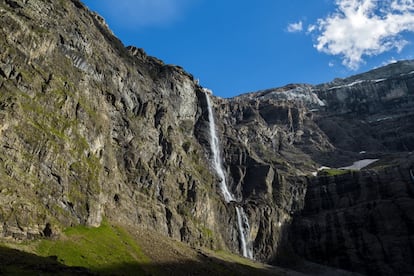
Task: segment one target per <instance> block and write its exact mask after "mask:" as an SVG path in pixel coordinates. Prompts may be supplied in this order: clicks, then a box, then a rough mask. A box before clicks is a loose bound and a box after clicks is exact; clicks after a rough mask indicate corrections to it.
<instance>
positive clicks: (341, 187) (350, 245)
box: [289, 155, 414, 275]
mask: <svg viewBox="0 0 414 276" xmlns="http://www.w3.org/2000/svg"><path fill="white" fill-rule="evenodd" d="M413 161H414V159H413V156H411V155H410V156H409V157H407V158H406V159H404V162H403V164H401V165H393V166H386V167H383V168H375V167H374V168H372V169H371V170H368V171H361V172H349V173H346V174H343V175H338V176H324V177H319V178H313V179H310V181H309V185H308V189H307V193H306V199H305V208H304V209H303V210H302V211H301V212H300V214H298V215H297V217H296V218H295V219H294V223H293V224H292V228H291V232H290V233H289V235H290V241H291V243H292V244H293V247H294V248H295V250H296V252H297V253H298V254H299V255H300V256H303V257H305V258H306V259H309V260H314V261H316V262H319V263H322V264H329V265H334V266H336V267H342V268H344V269H349V270H354V271H359V272H361V273H364V274H366V275H409V274H411V273H412V272H413V271H414V266H413V262H412V260H413V259H414V255H413V240H412V237H413V226H414V225H413V222H414V214H413V207H414V200H413V199H414V186H413V184H414V178H413V177H412V170H413V164H414V162H413Z"/></svg>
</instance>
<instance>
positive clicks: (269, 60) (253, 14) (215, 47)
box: [83, 0, 414, 97]
mask: <svg viewBox="0 0 414 276" xmlns="http://www.w3.org/2000/svg"><path fill="white" fill-rule="evenodd" d="M83 2H84V3H85V4H86V5H87V6H88V7H89V8H90V9H91V10H94V11H97V12H98V13H99V14H101V15H102V16H103V17H104V18H105V20H106V21H107V23H108V25H109V27H110V28H111V29H112V31H113V32H114V33H115V35H116V36H118V37H119V38H120V39H121V40H122V41H123V43H124V44H125V45H126V46H127V45H134V46H137V47H139V48H144V50H145V51H146V52H147V53H148V54H149V55H152V56H156V57H157V58H160V59H162V60H163V61H164V62H165V63H168V64H176V65H180V66H182V67H184V69H185V70H186V71H188V72H189V73H191V74H193V75H194V77H195V78H198V79H199V80H200V84H201V85H202V86H204V87H207V88H210V89H212V90H213V92H214V94H215V95H217V96H221V97H231V96H235V95H238V94H241V93H244V92H251V91H257V90H260V89H266V88H272V87H280V86H283V85H286V84H289V83H311V84H318V83H323V82H328V81H331V80H333V79H334V78H337V77H341V78H343V77H347V76H350V75H354V74H356V73H360V72H364V71H367V70H370V69H373V68H376V67H379V66H381V65H385V64H387V63H390V62H394V61H396V60H401V59H413V58H414V0H387V1H381V0H258V1H253V0H237V1H236V0H117V1H113V0H83Z"/></svg>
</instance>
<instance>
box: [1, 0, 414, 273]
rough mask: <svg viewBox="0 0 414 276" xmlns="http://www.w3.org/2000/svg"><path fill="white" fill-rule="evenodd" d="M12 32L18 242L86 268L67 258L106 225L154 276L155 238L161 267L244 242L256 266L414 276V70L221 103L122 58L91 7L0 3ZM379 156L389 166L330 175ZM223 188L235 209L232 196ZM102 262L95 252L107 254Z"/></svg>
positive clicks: (166, 68)
mask: <svg viewBox="0 0 414 276" xmlns="http://www.w3.org/2000/svg"><path fill="white" fill-rule="evenodd" d="M0 23H1V24H0V37H1V39H0V49H2V51H1V52H0V237H1V239H2V242H3V243H8V244H12V247H17V248H20V249H22V250H23V249H24V250H26V251H29V252H32V253H36V254H39V255H42V256H49V255H48V254H49V253H50V254H52V255H58V257H57V258H56V260H57V261H59V262H68V263H71V262H72V261H73V260H75V261H76V262H75V263H71V264H73V265H75V266H76V265H85V266H87V265H88V264H89V265H90V263H88V262H87V261H84V260H83V259H82V260H80V259H76V258H74V256H80V255H81V253H80V254H78V253H76V254H75V253H74V255H73V254H72V255H70V256H68V255H67V254H66V253H68V252H61V251H59V250H56V251H53V250H52V249H53V248H60V247H59V246H61V245H62V243H63V242H64V241H70V242H74V244H76V241H77V240H79V239H82V238H83V237H85V235H86V236H87V235H88V234H87V233H89V232H88V231H92V233H95V234H96V235H95V234H94V237H97V238H102V239H104V240H103V241H104V242H102V244H107V243H108V240H109V241H111V240H114V239H115V240H116V241H120V243H121V244H123V245H126V246H125V247H122V248H118V247H115V246H114V250H115V249H116V250H118V251H116V252H124V253H123V254H126V255H124V257H125V258H124V259H122V258H121V257H120V259H116V258H115V259H114V260H116V262H118V264H119V263H120V262H121V263H122V262H123V261H125V260H132V261H134V260H135V261H134V262H137V265H138V266H139V267H141V269H143V271H145V272H146V273H152V269H156V265H155V266H148V265H146V266H144V265H143V264H144V263H145V261H143V260H146V259H145V256H144V257H142V256H141V255H140V254H141V253H140V251H139V244H140V242H141V244H143V245H147V246H146V248H151V246H148V245H151V244H154V250H155V249H158V250H161V249H160V248H166V250H170V251H168V252H163V253H162V254H161V253H160V254H157V252H152V251H151V250H147V251H145V250H144V251H145V252H146V253H145V254H148V255H149V256H151V258H157V257H160V258H161V257H162V258H164V257H165V258H167V257H168V258H170V257H171V256H175V255H177V254H175V253H174V252H184V251H186V250H178V249H177V248H180V245H177V244H179V243H185V244H186V246H188V247H185V248H192V249H190V250H188V252H189V253H188V254H189V255H185V254H184V253H180V254H184V257H185V258H187V257H188V258H190V257H191V256H192V257H191V258H190V259H191V260H192V261H194V260H196V261H197V262H201V263H208V264H210V263H209V260H212V259H214V256H215V255H219V254H227V253H223V252H233V253H234V254H239V255H242V254H243V248H244V246H243V243H245V242H246V241H247V243H249V244H248V245H249V246H251V247H252V250H251V251H252V255H253V256H252V257H253V258H254V259H255V260H257V261H261V262H267V263H273V264H275V263H278V264H282V265H285V266H289V267H291V268H292V269H295V270H299V271H302V272H304V273H309V271H314V270H313V269H317V271H319V272H321V271H322V272H323V271H325V272H326V271H328V272H327V273H331V274H333V273H339V271H337V270H334V269H333V268H329V267H326V266H330V267H336V268H343V269H346V270H352V271H356V272H360V273H364V274H375V275H381V274H382V275H391V274H393V273H394V274H398V273H400V274H404V273H405V274H409V273H411V272H412V271H414V268H413V264H412V263H410V262H407V261H406V260H411V259H413V254H414V253H413V249H412V248H414V246H411V243H412V242H411V237H412V225H411V221H413V220H414V212H413V211H412V210H414V201H413V194H414V191H413V189H412V187H413V183H414V180H413V178H412V176H413V175H414V173H413V171H414V160H413V156H412V154H411V152H412V151H413V150H414V125H413V124H414V107H413V103H414V101H413V94H414V79H413V78H414V74H411V72H412V70H411V66H412V63H413V62H412V61H406V62H400V63H397V64H391V65H389V66H387V67H384V68H379V69H377V70H374V71H372V72H368V73H366V74H362V75H359V76H354V77H351V78H349V79H345V80H341V81H339V80H337V81H336V82H335V83H330V84H325V85H319V86H311V85H306V84H297V85H288V86H286V87H284V88H278V89H269V90H264V91H260V92H258V93H255V94H247V95H242V96H239V97H236V98H234V99H221V98H218V97H214V96H212V95H210V93H209V92H208V90H206V89H203V88H202V87H200V85H199V84H198V82H197V81H196V80H194V78H193V77H192V75H191V74H189V73H187V72H185V71H184V70H183V69H182V68H181V67H179V66H173V65H166V64H164V63H163V62H162V61H160V60H158V59H157V58H153V57H149V56H147V55H146V54H145V52H144V51H143V50H142V49H139V48H136V47H125V46H124V45H123V44H122V42H121V41H120V40H119V39H117V38H116V37H115V36H114V35H113V34H112V32H111V31H110V30H109V28H108V26H107V25H106V23H105V22H104V21H103V19H102V18H101V17H100V16H98V15H97V14H95V13H92V12H90V11H89V10H88V9H87V8H86V7H85V6H84V5H83V4H82V3H81V2H79V1H75V0H73V1H51V0H7V1H5V0H3V1H0ZM361 76H363V77H361ZM351 84H352V85H351ZM206 96H208V98H207V97H206ZM207 100H210V101H211V102H207ZM210 117H213V119H214V122H215V124H214V130H215V131H216V133H215V135H213V136H214V139H212V138H211V137H212V136H211V131H212V130H211V129H212V128H211V127H210V122H212V121H213V120H212V119H211V118H210ZM212 140H214V143H217V146H216V147H212V146H211V145H212V143H213V142H212ZM218 149H220V150H218ZM213 151H216V152H213ZM214 156H216V157H217V158H218V159H219V160H220V161H221V165H222V166H221V172H219V171H220V170H216V169H214V166H213V163H212V160H213V158H214ZM364 159H369V160H375V159H378V161H376V162H374V163H372V164H371V165H369V166H368V167H366V168H363V169H361V170H360V171H359V170H349V169H326V168H325V169H322V168H321V167H323V166H324V167H331V168H342V167H345V168H346V167H349V166H350V165H352V164H353V163H354V162H357V161H360V160H364ZM223 180H225V183H226V187H227V189H228V191H229V193H231V195H233V196H234V199H236V200H237V202H234V201H231V200H230V201H226V200H225V198H224V197H223V192H222V189H221V188H220V187H221V186H220V183H223ZM240 210H243V212H244V214H243V216H241V214H240V216H241V217H242V219H241V220H240V219H239V218H238V215H239V213H238V212H239V211H240ZM240 224H241V227H240ZM247 225H248V226H249V227H247ZM389 225H399V228H398V231H397V230H396V229H395V227H391V228H390V227H389ZM90 227H97V228H90ZM91 229H92V230H91ZM123 229H124V230H125V229H127V230H128V233H130V234H131V235H132V236H130V235H127V234H125V232H123V231H124V230H123ZM240 229H242V231H240ZM102 231H103V232H102ZM125 231H126V230H125ZM134 233H135V234H136V233H140V235H138V234H137V235H135V234H134ZM145 233H149V234H145ZM242 235H243V237H242ZM133 237H134V238H136V240H134V241H133V242H132V240H133ZM157 237H158V238H157ZM159 237H165V238H166V239H167V240H168V241H169V242H171V247H169V246H166V244H168V243H169V242H167V243H161V242H159V241H160V240H162V239H161V238H159ZM243 238H244V239H243ZM151 239H153V240H151ZM172 240H174V242H173V241H172ZM21 241H26V243H20V242H21ZM94 241H95V240H94ZM105 242H106V243H105ZM175 242H176V243H175ZM89 244H94V245H100V244H101V243H100V242H99V240H97V241H96V242H92V243H89ZM160 244H161V245H160ZM172 244H174V246H172ZM136 246H137V247H136ZM93 248H96V247H93ZM197 248H203V249H200V250H198V249H197ZM47 250H52V251H47ZM128 250H132V251H130V253H131V252H132V253H131V254H129V253H125V251H126V252H128ZM174 250H175V251H174ZM177 250H178V251H177ZM209 250H213V251H209ZM98 251H99V250H98ZM161 251H162V250H161ZM52 252H53V253H52ZM55 252H56V253H55ZM70 252H72V251H70ZM148 252H149V253H148ZM205 252H211V253H208V254H207V253H205ZM0 253H1V252H0ZM164 253H165V254H164ZM7 254H10V251H7ZM91 254H92V255H88V254H86V256H85V255H82V256H83V257H85V258H89V257H90V256H95V257H96V256H99V254H100V252H92V253H91ZM94 254H96V255H94ZM142 254H144V253H142ZM145 254H144V255H145ZM209 254H211V255H209ZM249 254H250V253H249ZM178 255H179V254H178ZM178 255H177V258H172V259H173V260H175V261H177V260H178V261H177V262H178V263H180V262H181V263H182V262H183V259H182V258H181V257H183V256H182V255H180V256H181V257H178ZM190 255H191V256H190ZM245 255H248V254H245ZM117 256H118V255H117ZM128 256H129V257H128ZM139 256H141V257H142V258H143V259H141V257H139ZM194 256H197V257H194ZM211 256H213V258H211ZM226 256H227V255H224V257H226ZM184 257H183V258H184ZM221 257H223V255H221ZM73 258H74V259H73ZM131 258H132V259H131ZM168 258H167V259H163V260H166V262H167V264H166V266H165V267H167V268H170V267H171V269H172V270H173V268H176V267H177V266H176V265H171V266H170V265H168V260H170V259H168ZM206 258H207V259H206ZM232 258H233V257H232ZM93 259H94V260H95V261H96V260H98V259H99V258H98V259H97V258H93ZM221 259H222V258H221ZM221 259H220V260H221ZM140 260H141V263H140ZM231 260H234V258H233V259H231ZM49 261H50V260H49ZM239 261H240V259H239ZM239 261H237V262H239ZM309 261H312V262H317V263H319V264H320V265H316V264H315V263H309ZM156 263H157V260H155V261H154V264H156ZM158 263H162V262H158ZM214 263H215V262H214ZM49 264H50V265H52V266H55V267H62V266H60V265H58V264H57V263H55V262H52V263H49ZM8 265H9V264H8ZM114 265H115V266H116V264H114ZM227 265H230V267H232V266H231V264H227V263H226V262H225V266H227ZM249 265H252V263H251V262H249ZM253 266H254V265H253ZM154 267H155V268H154ZM201 267H202V268H200V269H201V270H200V271H201V272H200V273H202V272H203V271H204V272H206V271H205V270H203V269H205V267H206V266H201ZM238 267H239V266H238ZM63 268H64V269H67V268H66V267H62V269H63ZM239 268H240V267H239ZM262 268H263V267H262ZM310 268H311V269H310ZM2 269H3V268H2ZM88 269H91V267H88ZM92 269H97V268H96V267H95V268H92ZM164 269H165V268H164ZM67 271H73V270H70V269H69V270H67ZM79 271H84V270H79ZM93 271H95V272H96V270H93ZM163 271H164V272H165V271H166V270H163ZM179 271H180V270H179ZM182 271H183V270H182ZM185 271H188V270H185ZM207 271H208V272H210V270H207ZM212 271H214V272H217V270H214V269H213V270H212ZM225 271H229V270H225ZM237 271H239V270H237ZM240 271H242V272H243V271H246V270H243V269H241V270H240ZM248 271H249V272H251V270H248ZM253 271H255V270H253ZM263 271H265V272H266V273H270V274H272V273H276V272H275V270H274V269H273V268H266V269H264V270H260V272H263ZM280 271H281V270H277V273H280ZM98 272H99V270H98ZM168 272H171V271H168ZM256 272H257V270H256ZM322 272H321V273H322ZM246 273H247V272H246ZM289 273H291V274H293V275H294V274H295V273H294V272H292V271H289ZM315 273H316V272H315ZM341 273H344V274H346V272H343V271H341ZM207 274H208V273H207Z"/></svg>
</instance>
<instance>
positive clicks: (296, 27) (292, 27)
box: [287, 21, 303, 33]
mask: <svg viewBox="0 0 414 276" xmlns="http://www.w3.org/2000/svg"><path fill="white" fill-rule="evenodd" d="M302 30H303V23H302V21H299V22H296V23H291V24H289V25H288V26H287V31H288V32H289V33H298V32H301V31H302Z"/></svg>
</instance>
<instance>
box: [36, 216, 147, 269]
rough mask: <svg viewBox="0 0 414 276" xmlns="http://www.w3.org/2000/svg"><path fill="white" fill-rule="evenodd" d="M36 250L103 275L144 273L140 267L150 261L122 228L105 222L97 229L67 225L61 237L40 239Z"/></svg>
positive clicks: (69, 264)
mask: <svg viewBox="0 0 414 276" xmlns="http://www.w3.org/2000/svg"><path fill="white" fill-rule="evenodd" d="M36 253H37V254H39V255H40V256H44V257H47V256H56V257H57V260H58V261H59V262H60V263H62V264H64V265H66V266H77V267H84V268H87V269H89V270H91V271H92V272H96V273H103V274H117V275H119V274H122V275H129V274H138V275H139V274H145V271H144V270H143V269H142V266H145V265H148V264H149V263H150V259H149V258H148V257H146V256H145V255H144V254H143V253H142V251H141V249H140V247H139V246H138V245H137V244H136V242H135V241H134V239H133V238H132V237H131V236H130V235H129V234H128V233H127V232H126V231H125V230H123V229H122V228H120V227H117V226H112V225H109V224H108V223H106V222H104V223H103V224H102V226H100V227H98V228H89V227H85V226H77V227H72V228H68V229H66V230H65V231H64V235H63V237H62V238H61V239H60V240H56V241H55V240H42V241H41V242H40V243H39V245H38V247H37V248H36Z"/></svg>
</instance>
